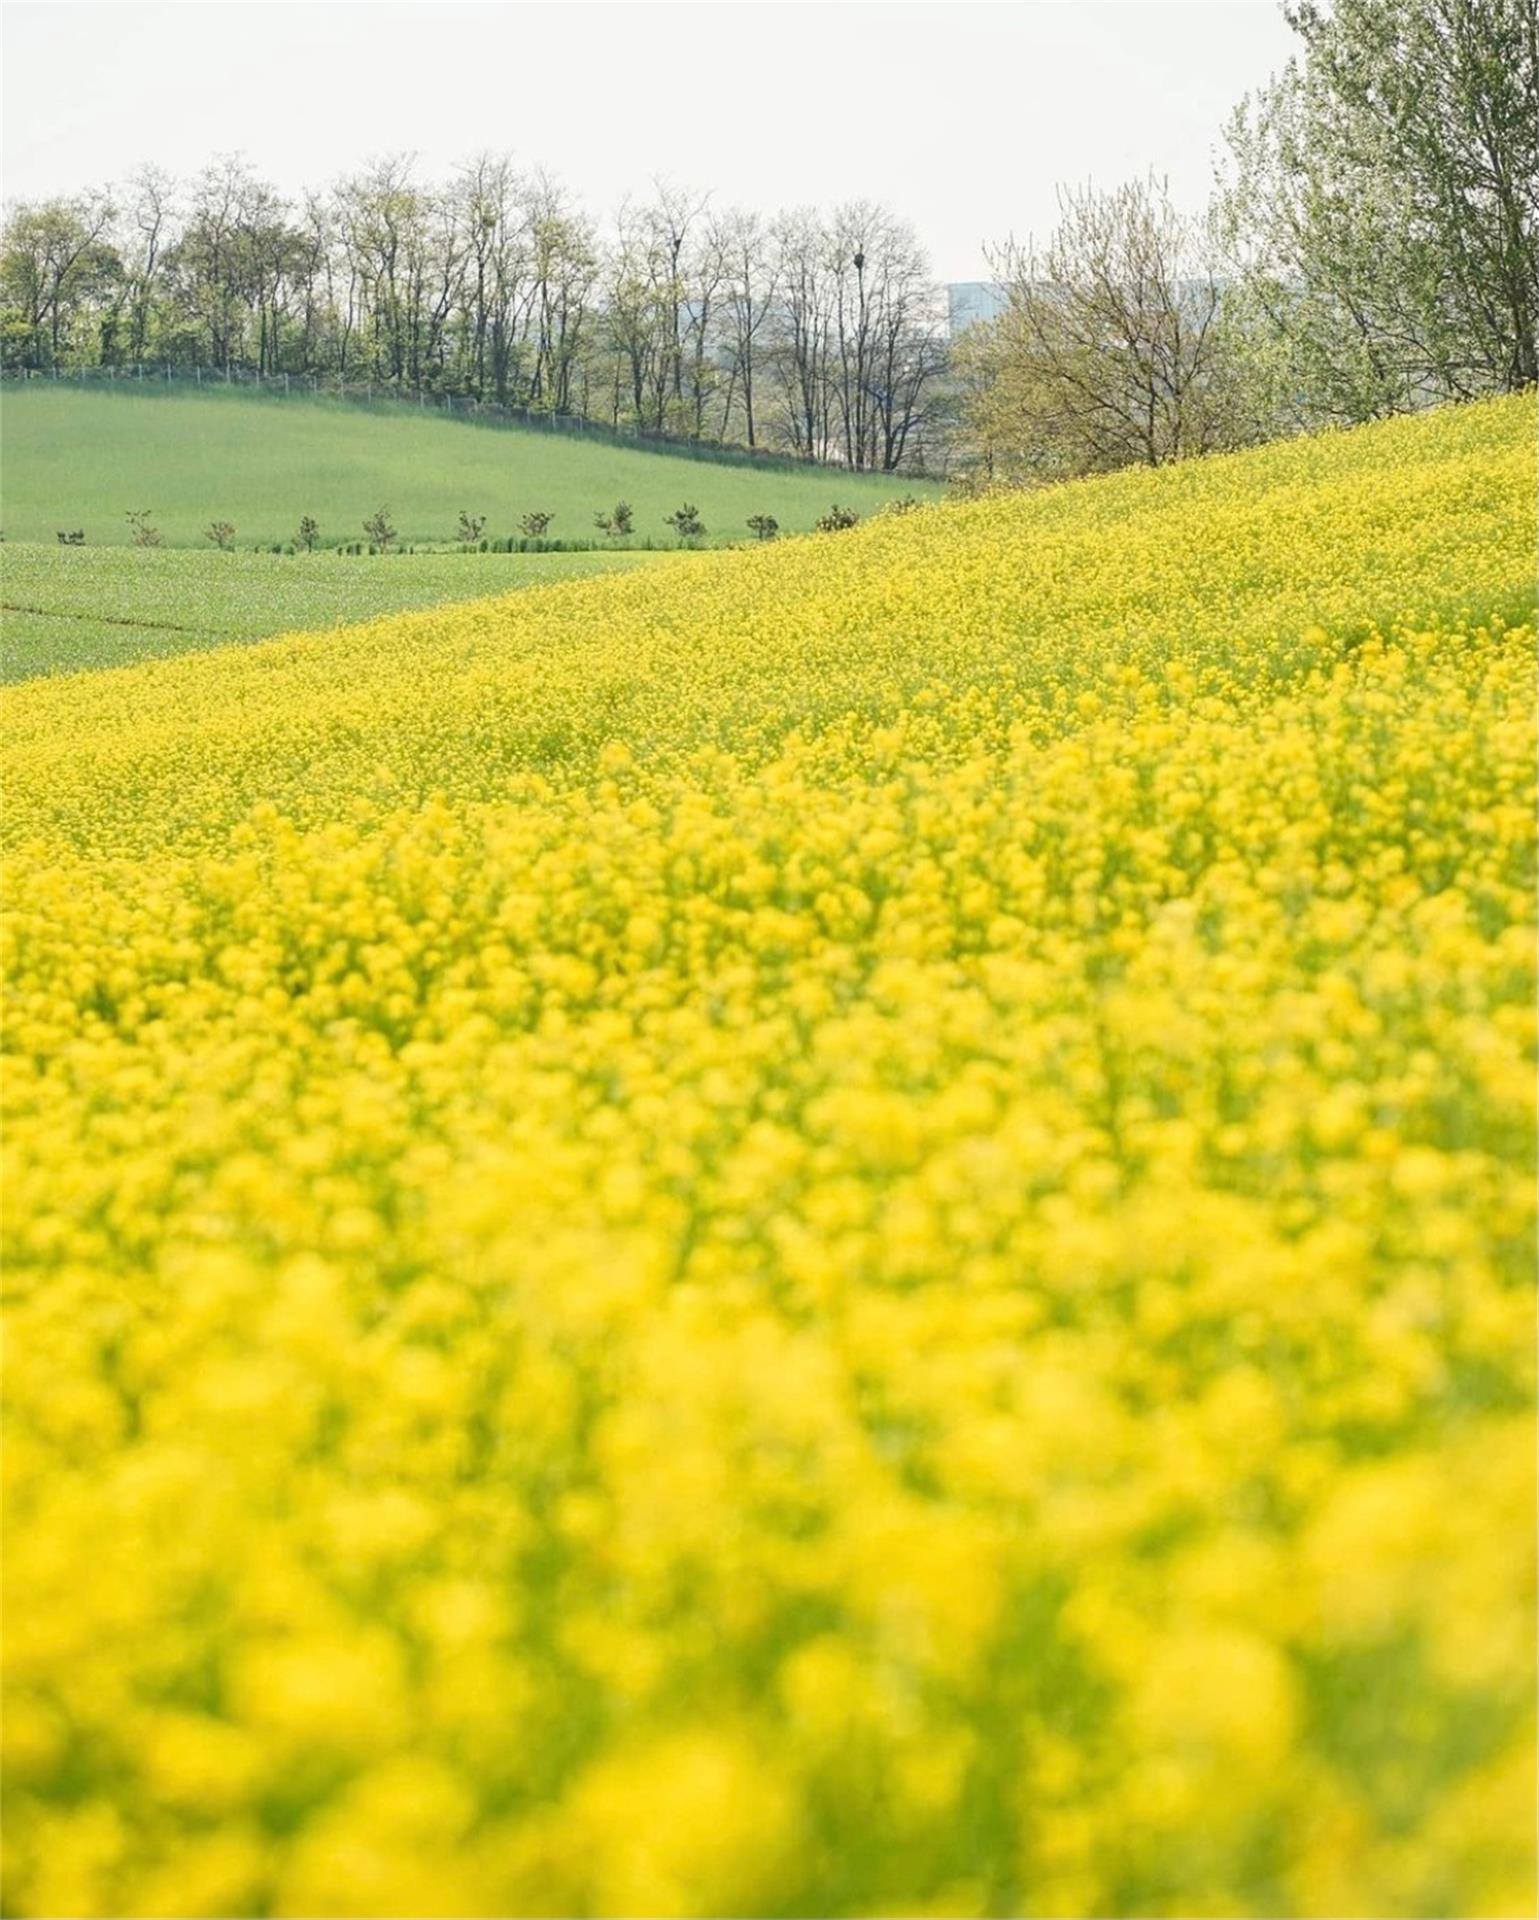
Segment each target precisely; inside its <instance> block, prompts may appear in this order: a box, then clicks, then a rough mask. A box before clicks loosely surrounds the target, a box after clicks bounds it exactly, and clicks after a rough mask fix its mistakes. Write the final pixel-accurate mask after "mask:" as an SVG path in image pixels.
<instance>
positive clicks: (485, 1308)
mask: <svg viewBox="0 0 1539 1920" xmlns="http://www.w3.org/2000/svg"><path fill="white" fill-rule="evenodd" d="M1534 425H1535V416H1534V405H1533V402H1532V399H1531V398H1530V399H1521V398H1520V399H1516V400H1508V401H1502V402H1499V403H1491V404H1485V405H1481V406H1477V407H1472V408H1468V409H1454V410H1449V411H1446V412H1442V413H1439V414H1436V415H1430V416H1425V417H1421V418H1418V419H1414V420H1404V421H1397V422H1391V423H1386V424H1384V425H1380V426H1375V427H1373V428H1369V429H1364V430H1361V431H1358V432H1355V433H1351V434H1339V435H1333V436H1326V437H1322V438H1318V439H1312V440H1301V441H1297V442H1293V443H1290V444H1287V445H1282V446H1277V447H1273V448H1269V449H1265V450H1263V451H1260V452H1257V453H1253V454H1248V455H1244V456H1238V457H1233V458H1224V459H1215V460H1211V461H1204V462H1195V463H1192V464H1190V465H1186V466H1181V467H1178V468H1174V469H1171V470H1168V471H1165V472H1162V473H1158V474H1142V473H1139V474H1127V475H1120V476H1114V477H1112V478H1109V479H1104V480H1098V481H1093V482H1089V483H1085V484H1082V485H1075V486H1068V487H1063V488H1060V489H1056V490H1053V491H1051V492H1045V493H1042V494H1038V495H1034V496H1030V497H1014V498H1004V499H990V500H984V501H981V502H977V503H973V504H970V505H966V506H960V507H942V508H934V509H924V510H921V511H920V512H917V513H914V514H910V515H905V516H902V517H901V518H896V519H892V520H888V521H879V522H877V523H874V524H871V525H869V526H867V527H864V528H862V529H860V530H858V531H856V532H853V533H847V534H842V535H840V536H838V537H824V538H821V539H810V540H804V541H796V542H787V543H783V544H782V545H780V546H778V547H776V548H775V549H771V550H767V551H764V552H754V553H742V554H723V555H711V556H701V557H699V558H697V559H691V560H681V561H677V562H668V563H666V564H665V565H663V566H662V567H660V568H659V569H658V570H657V571H656V572H649V573H638V574H632V575H628V576H626V577H625V578H623V579H616V580H610V581H605V582H602V583H597V584H593V585H581V586H573V587H567V588H557V589H551V590H549V591H542V592H531V593H526V594H522V595H519V596H517V597H516V598H511V599H508V600H505V601H499V602H487V603H481V604H478V605H475V606H472V607H464V608H455V609H449V610H443V611H439V612H436V613H430V614H423V615H414V616H409V617H400V618H395V619H391V620H388V621H384V622H381V623H379V624H377V625H374V626H372V627H366V628H360V629H354V630H350V631H341V632H334V633H329V634H322V635H307V636H300V637H296V638H291V639H287V640H283V641H278V642H274V643H272V644H269V645H265V646H261V647H256V648H252V649H250V650H247V651H239V652H236V651H229V652H216V653H210V654H207V655H202V656H196V657H187V658H183V659H179V660H175V661H167V662H158V663H152V664H147V665H144V666H141V667H137V668H132V669H127V670H123V671H121V672H115V673H107V674H100V675H95V676H80V677H76V678H73V679H66V680H61V681H56V682H51V683H43V684H36V685H32V686H27V687H22V688H19V689H15V690H12V691H11V692H10V693H9V694H8V695H7V697H6V700H5V712H6V719H7V728H8V747H7V758H8V773H9V777H8V792H7V805H6V810H5V823H4V825H5V835H6V840H7V844H8V867H7V878H6V906H7V923H6V938H7V950H6V968H7V981H8V992H7V1008H6V1012H7V1019H6V1031H5V1043H6V1048H7V1054H6V1067H5V1098H6V1113H7V1121H6V1136H5V1151H6V1159H7V1190H6V1197H7V1205H6V1217H5V1231H6V1241H5V1259H4V1280H5V1285H6V1290H7V1309H6V1311H7V1321H8V1342H9V1344H8V1359H7V1371H6V1375H5V1403H6V1404H5V1412H6V1418H7V1422H8V1439H7V1445H6V1450H5V1467H6V1473H7V1490H6V1504H5V1549H6V1551H5V1563H4V1573H5V1582H6V1603H7V1604H6V1685H7V1709H6V1713H5V1721H4V1737H5V1766H6V1781H7V1798H6V1806H7V1822H8V1827H9V1834H8V1840H9V1847H8V1862H7V1867H6V1873H7V1882H6V1887H5V1893H4V1905H5V1910H6V1911H7V1912H9V1913H13V1914H17V1915H42V1914H79V1915H86V1914H114V1915H128V1914H200V1915H212V1914H222V1915H246V1914H250V1915H265V1914H275V1915H306V1914H308V1915H341V1914H374V1915H383V1914H418V1915H450V1914H467V1915H469V1914H571V1915H620V1914H675V1913H678V1914H684V1913H690V1914H703V1915H714V1914H784V1915H814V1914H823V1915H836V1914H863V1913H881V1912H885V1913H894V1912H900V1913H909V1914H925V1913H934V1914H939V1913H977V1914H1011V1913H1022V1914H1034V1915H1076V1914H1087V1915H1088V1914H1162V1913H1163V1914H1239V1913H1265V1914H1321V1915H1325V1914H1397V1915H1398V1914H1405V1915H1415V1914H1424V1913H1442V1914H1453V1913H1461V1914H1462V1913H1512V1912H1527V1911H1531V1910H1532V1906H1531V1903H1532V1900H1533V1874H1534V1858H1533V1822H1532V1807H1533V1799H1532V1794H1533V1786H1532V1759H1533V1742H1534V1732H1533V1712H1532V1709H1533V1699H1534V1693H1533V1671H1532V1655H1533V1643H1534V1611H1533V1608H1534V1601H1533V1590H1532V1577H1533V1559H1534V1485H1533V1426H1532V1406H1533V1379H1532V1375H1533V1360H1534V1297H1533V1265H1532V1262H1533V1250H1534V1222H1533V1177H1532V1118H1533V1112H1532V1109H1533V1083H1532V1066H1531V1061H1532V1043H1533V1024H1534V1019H1533V992H1534V984H1533V958H1534V950H1533V918H1534V912H1533V909H1534V898H1533V895H1534V888H1533V865H1532V863H1533V776H1534V726H1533V668H1534V644H1533V643H1534V634H1533V626H1532V621H1533V532H1534V528H1533V507H1532V500H1533V481H1534V455H1533V435H1534Z"/></svg>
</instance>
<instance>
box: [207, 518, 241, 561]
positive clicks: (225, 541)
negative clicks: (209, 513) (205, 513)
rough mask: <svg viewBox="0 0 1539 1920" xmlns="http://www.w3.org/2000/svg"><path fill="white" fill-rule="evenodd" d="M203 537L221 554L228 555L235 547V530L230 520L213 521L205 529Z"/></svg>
mask: <svg viewBox="0 0 1539 1920" xmlns="http://www.w3.org/2000/svg"><path fill="white" fill-rule="evenodd" d="M203 537H204V538H205V539H206V540H211V541H212V542H213V543H214V545H215V546H216V547H218V549H219V551H220V552H221V553H228V552H229V551H230V550H231V548H232V547H233V546H234V545H235V529H234V527H233V526H232V525H231V524H230V522H229V521H228V520H211V521H210V522H209V524H208V525H207V526H206V527H205V528H204V529H203Z"/></svg>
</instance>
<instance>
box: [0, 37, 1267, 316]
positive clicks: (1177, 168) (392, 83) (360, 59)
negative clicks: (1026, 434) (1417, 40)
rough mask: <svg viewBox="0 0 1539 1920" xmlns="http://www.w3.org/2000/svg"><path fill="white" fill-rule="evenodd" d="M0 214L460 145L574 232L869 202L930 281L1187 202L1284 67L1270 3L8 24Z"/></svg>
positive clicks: (974, 271) (428, 154)
mask: <svg viewBox="0 0 1539 1920" xmlns="http://www.w3.org/2000/svg"><path fill="white" fill-rule="evenodd" d="M3 19H4V52H5V73H4V112H5V124H4V149H3V151H4V190H5V193H6V196H7V197H8V198H18V197H29V196H33V195H38V194H46V193H58V192H69V191H73V190H76V189H78V188H80V187H83V186H87V185H91V184H95V183H97V182H100V181H103V180H110V179H114V178H121V177H122V176H124V175H125V174H127V173H128V172H129V171H130V170H131V169H132V168H133V167H134V166H135V165H137V164H138V163H139V162H140V161H146V160H147V161H154V162H156V163H158V164H159V165H161V166H164V167H166V168H168V169H170V170H171V171H172V172H175V173H189V172H192V171H194V170H195V169H196V168H197V167H199V166H201V165H202V164H203V162H204V161H206V160H207V159H208V158H209V157H210V156H211V155H213V154H215V153H228V152H241V153H244V154H245V155H246V157H247V158H248V159H249V160H250V161H251V163H252V164H253V165H254V166H255V167H256V168H257V170H258V171H259V172H260V173H262V174H263V175H264V176H265V177H267V178H268V179H271V180H274V181H276V182H277V183H278V185H279V186H280V187H282V188H283V189H285V190H286V191H290V192H292V191H294V190H296V189H298V188H300V187H302V186H307V185H309V186H315V185H320V184H323V183H324V182H326V181H328V180H330V179H332V178H334V177H335V176H336V175H338V174H340V173H343V172H346V171H348V170H349V169H351V168H352V167H355V166H356V165H357V164H358V163H359V162H360V161H362V160H364V159H366V158H368V157H370V156H372V155H377V154H381V153H386V152H397V151H411V152H415V153H416V154H417V155H418V156H419V158H420V167H421V171H422V172H423V174H424V175H434V174H440V173H445V172H447V171H448V170H449V168H450V166H451V165H452V163H453V162H454V161H455V160H457V159H460V158H462V157H464V156H466V155H467V154H469V153H472V152H474V151H476V150H478V149H480V148H483V147H484V148H491V149H493V150H497V151H502V150H508V151H511V152H512V153H514V154H515V155H516V157H517V158H518V159H519V160H520V161H521V162H523V163H525V164H527V165H531V166H532V165H542V166H544V167H546V168H547V169H549V170H550V171H551V172H552V173H554V174H556V175H558V176H559V177H560V178H561V179H562V180H564V181H565V182H566V183H567V184H568V185H569V186H570V187H571V188H572V189H573V190H574V191H575V192H576V194H577V195H578V197H579V198H580V199H581V200H582V201H583V202H584V204H585V205H586V206H587V207H588V208H589V210H590V211H591V212H593V213H594V214H596V215H599V216H603V215H606V214H607V213H609V212H610V211H611V210H612V209H613V208H614V206H615V205H616V204H617V203H618V202H619V200H620V199H621V198H622V196H623V195H624V194H625V193H626V192H627V191H628V190H629V191H632V192H645V191H646V188H647V184H648V182H649V181H650V180H651V179H652V178H653V177H656V176H662V177H664V178H667V179H669V180H672V181H675V182H677V183H679V184H681V185H689V186H698V187H700V188H707V187H709V188H710V189H712V192H713V199H714V202H715V203H716V204H718V205H724V206H730V205H735V204H737V205H743V206H752V207H759V208H761V209H765V210H769V209H772V208H777V207H783V206H790V205H796V204H805V203H813V204H819V205H830V204H832V203H833V202H835V201H837V200H842V199H852V198H857V197H863V198H869V199H874V200H880V201H884V202H885V203H886V204H887V205H889V206H891V207H892V208H894V209H895V210H896V211H897V212H899V213H901V214H903V215H905V216H906V217H907V218H909V219H910V220H912V221H913V223H914V225H915V226H916V227H917V229H918V231H919V234H920V237H921V239H922V240H923V241H924V242H925V244H926V245H927V246H928V248H929V250H930V253H931V257H932V261H933V264H934V267H935V270H936V272H937V274H938V275H939V277H940V278H942V279H945V280H971V279H977V278H981V277H983V275H984V273H985V266H984V260H983V252H982V249H983V244H984V243H985V242H987V241H995V240H1001V239H1003V238H1005V237H1006V236H1007V235H1008V234H1010V233H1011V232H1012V231H1013V232H1015V233H1016V234H1017V235H1019V236H1021V237H1024V236H1025V235H1026V234H1027V233H1028V232H1030V231H1033V230H1035V231H1037V232H1045V231H1046V229H1047V228H1048V227H1049V226H1050V225H1051V224H1052V219H1053V191H1054V187H1055V184H1056V183H1057V182H1059V181H1073V182H1082V181H1086V180H1093V181H1095V182H1096V183H1097V184H1100V185H1111V184H1113V183H1115V182H1116V181H1118V180H1120V179H1123V178H1125V177H1127V176H1128V175H1129V174H1131V173H1137V172H1141V171H1143V170H1144V169H1146V168H1149V167H1151V166H1152V167H1153V168H1154V170H1155V171H1156V172H1159V173H1164V174H1167V175H1168V176H1169V178H1170V182H1171V186H1172V190H1173V192H1174V194H1175V196H1176V197H1177V199H1178V200H1180V201H1181V202H1182V203H1184V204H1186V205H1188V206H1190V207H1192V208H1196V207H1197V206H1199V205H1200V204H1201V203H1202V202H1203V200H1204V199H1205V198H1206V196H1207V192H1208V188H1209V185H1210V183H1211V179H1212V167H1213V155H1214V151H1215V148H1216V147H1217V145H1218V142H1219V139H1220V131H1221V128H1222V125H1223V123H1224V121H1225V119H1226V118H1227V116H1228V114H1229V111H1230V109H1231V108H1232V107H1233V106H1234V105H1235V103H1236V102H1237V101H1238V100H1239V99H1240V97H1241V95H1242V94H1244V93H1245V92H1247V91H1248V90H1249V89H1251V88H1254V87H1257V86H1259V85H1261V84H1262V83H1263V82H1264V81H1265V80H1266V79H1267V78H1268V77H1269V75H1270V74H1271V73H1272V72H1273V71H1274V70H1275V69H1276V68H1277V67H1279V66H1280V65H1281V64H1282V62H1283V61H1284V60H1285V59H1286V58H1287V57H1288V54H1289V53H1290V51H1291V47H1290V44H1289V43H1290V40H1291V35H1290V34H1289V31H1288V28H1287V26H1286V24H1285V22H1284V21H1283V19H1282V16H1281V13H1280V11H1279V10H1278V8H1277V7H1276V6H1275V5H1274V4H1272V0H946V4H930V3H929V0H901V3H899V4H894V3H892V0H835V3H830V0H821V3H819V0H683V3H680V0H666V3H664V0H563V3H562V4H559V5H555V4H548V3H546V0H539V3H537V4H532V3H525V0H519V3H517V4H512V3H509V0H479V3H472V4H463V3H462V0H171V3H170V4H145V3H144V0H47V3H46V4H45V3H44V0H7V4H6V5H5V6H4V9H3Z"/></svg>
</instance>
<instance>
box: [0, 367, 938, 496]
mask: <svg viewBox="0 0 1539 1920" xmlns="http://www.w3.org/2000/svg"><path fill="white" fill-rule="evenodd" d="M0 381H3V382H4V383H6V384H8V385H17V384H23V383H27V382H32V381H41V382H44V383H46V384H48V385H58V386H80V387H84V386H104V387H107V388H109V389H112V390H116V389H118V388H122V389H124V390H133V391H135V392H141V393H143V392H172V391H179V390H185V389H192V390H194V391H202V390H205V389H208V390H211V391H212V390H217V389H221V388H227V387H249V388H253V389H255V390H257V391H259V392H261V393H262V394H264V395H267V396H271V397H273V398H277V399H284V398H291V397H293V396H295V395H299V396H301V397H304V398H307V399H312V400H337V401H342V402H345V403H346V404H348V405H350V406H358V407H372V408H374V409H376V410H389V411H396V410H398V409H400V408H403V407H406V408H412V409H415V410H416V411H417V412H419V413H439V414H448V415H451V416H452V417H454V418H455V419H460V420H470V421H475V422H477V423H479V424H481V425H484V426H505V427H525V428H532V429H533V430H534V431H535V432H538V433H558V434H566V435H568V436H570V437H573V438H576V439H582V440H593V441H597V442H600V443H601V444H607V445H610V446H617V447H632V448H636V447H646V448H655V449H658V450H661V451H664V452H667V453H672V454H677V455H679V456H681V457H682V458H684V459H688V460H706V461H710V462H711V463H713V464H715V465H728V466H744V467H753V468H756V469H758V470H759V471H762V472H770V473H774V472H781V473H806V472H807V471H809V469H810V470H813V471H817V470H820V469H821V470H822V471H825V472H832V473H849V472H850V471H851V469H850V468H849V467H848V466H847V465H845V464H844V463H843V462H841V461H831V460H813V459H811V458H804V457H801V456H799V455H796V454H788V453H782V452H778V451H776V452H770V451H766V450H765V449H763V448H760V447H745V446H741V445H739V444H737V443H735V442H732V441H725V440H709V439H705V438H698V437H696V436H695V435H692V434H683V433H670V432H668V431H667V430H666V429H663V428H659V427H642V426H637V425H634V424H633V423H631V422H629V421H612V420H596V419H594V418H593V417H592V416H591V415H589V414H583V413H574V412H571V411H568V410H563V409H557V408H542V407H520V406H514V405H513V404H512V403H511V402H508V401H501V400H482V399H478V398H477V397H476V396H475V395H474V394H461V393H447V392H442V391H439V390H437V389H434V388H428V387H405V386H399V385H397V384H396V383H395V382H393V381H378V380H349V379H347V378H346V377H345V376H343V375H340V374H314V373H259V372H257V371H256V370H255V369H254V368H252V367H198V366H192V367H179V366H174V365H164V364H154V365H135V366H123V367H72V368H67V369H60V368H58V367H52V368H47V367H45V368H30V367H22V368H14V367H8V368H6V369H5V370H4V371H3V373H0ZM902 473H903V476H904V477H905V478H910V479H918V480H922V479H924V478H926V474H925V471H924V469H923V468H922V467H919V466H913V467H908V466H906V467H904V468H903V469H902Z"/></svg>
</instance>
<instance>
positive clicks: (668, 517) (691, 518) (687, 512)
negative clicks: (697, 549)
mask: <svg viewBox="0 0 1539 1920" xmlns="http://www.w3.org/2000/svg"><path fill="white" fill-rule="evenodd" d="M663 525H664V526H665V527H672V528H673V530H674V532H675V533H676V534H677V535H678V536H679V538H680V539H681V540H698V539H699V538H700V536H701V535H702V534H703V533H704V532H705V522H704V521H703V520H702V519H701V518H700V510H699V508H698V507H693V506H691V505H690V504H689V502H688V501H685V503H684V505H683V506H682V507H680V508H679V510H678V511H677V512H676V513H667V514H664V515H663Z"/></svg>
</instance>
